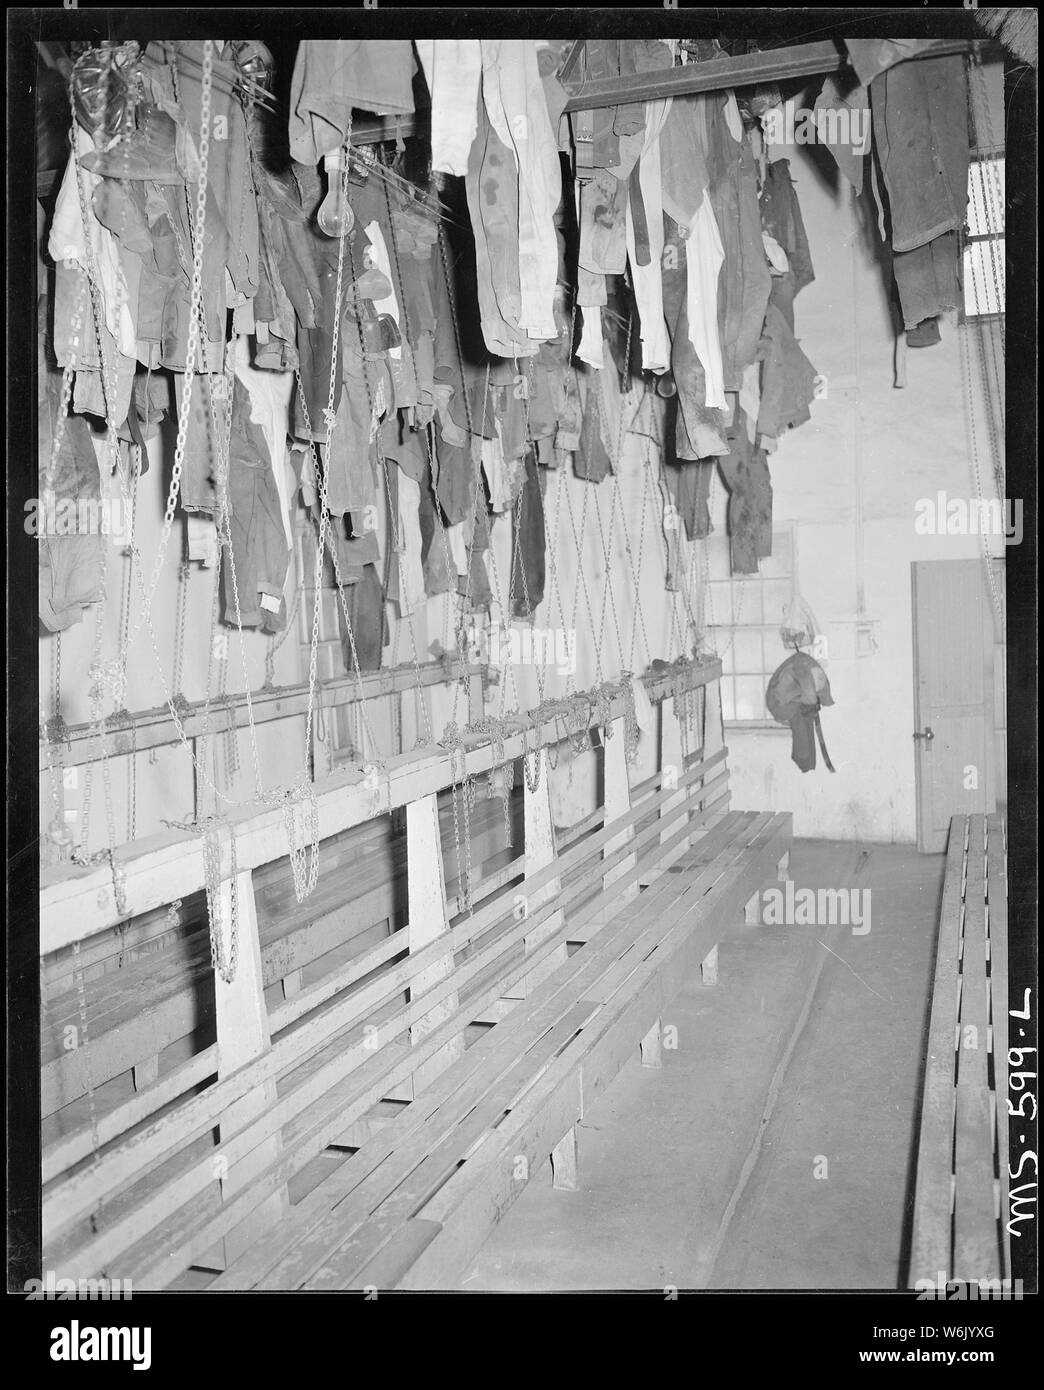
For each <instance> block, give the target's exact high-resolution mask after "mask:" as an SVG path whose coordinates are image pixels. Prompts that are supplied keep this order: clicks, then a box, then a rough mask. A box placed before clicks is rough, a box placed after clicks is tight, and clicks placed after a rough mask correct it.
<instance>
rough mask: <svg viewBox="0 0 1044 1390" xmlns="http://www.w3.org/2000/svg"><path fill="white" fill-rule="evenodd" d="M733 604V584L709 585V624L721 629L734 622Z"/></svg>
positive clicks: (707, 614) (707, 616) (707, 615)
mask: <svg viewBox="0 0 1044 1390" xmlns="http://www.w3.org/2000/svg"><path fill="white" fill-rule="evenodd" d="M732 609H733V602H732V585H731V584H708V585H707V613H706V618H707V624H708V626H709V627H720V626H721V625H722V624H724V623H731V622H732V621H733V612H732Z"/></svg>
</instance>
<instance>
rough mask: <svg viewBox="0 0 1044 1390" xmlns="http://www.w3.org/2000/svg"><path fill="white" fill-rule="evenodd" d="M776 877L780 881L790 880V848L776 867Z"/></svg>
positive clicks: (786, 881) (787, 881)
mask: <svg viewBox="0 0 1044 1390" xmlns="http://www.w3.org/2000/svg"><path fill="white" fill-rule="evenodd" d="M776 877H777V878H778V879H779V881H780V883H789V882H790V850H789V849H788V850H787V852H786V854H784V856H783V858H782V859H781V860H780V861H779V864H778V865H777V867H776Z"/></svg>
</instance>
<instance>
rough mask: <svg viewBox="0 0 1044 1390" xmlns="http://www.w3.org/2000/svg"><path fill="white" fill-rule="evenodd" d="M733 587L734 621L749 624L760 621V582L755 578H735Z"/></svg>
mask: <svg viewBox="0 0 1044 1390" xmlns="http://www.w3.org/2000/svg"><path fill="white" fill-rule="evenodd" d="M733 587H734V593H735V596H734V598H733V605H732V606H733V610H734V612H735V615H736V616H735V617H734V619H733V621H734V622H737V623H743V624H746V625H749V624H750V623H760V622H761V584H760V583H759V581H758V580H757V579H753V578H752V579H744V580H737V582H736V583H735V585H734V586H733Z"/></svg>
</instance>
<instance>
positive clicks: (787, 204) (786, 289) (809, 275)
mask: <svg viewBox="0 0 1044 1390" xmlns="http://www.w3.org/2000/svg"><path fill="white" fill-rule="evenodd" d="M759 205H760V207H761V227H762V230H763V231H764V232H765V233H767V235H768V236H770V237H772V238H773V239H774V240H775V241H776V242H777V243H778V245H779V246H781V247H782V248H783V250H784V251H785V252H786V259H787V268H786V270H784V272H783V274H782V275H773V276H772V288H771V292H770V294H769V303H770V304H774V305H775V306H776V308H778V309H779V311H780V313H781V314H782V315H783V317H784V318H785V319H786V321H787V326H788V327H789V328H790V331H791V332H793V331H794V299H795V297H796V296H797V295H798V294H799V293H800V291H801V290H803V289H804V288H805V286H806V285H810V284H811V283H812V281H813V280H814V279H815V278H816V276H815V271H814V270H813V269H812V256H811V253H810V251H809V249H808V237H807V236H806V235H805V223H804V220H803V218H802V216H801V208H800V207H799V205H798V200H797V193H796V192H795V190H794V183H793V180H792V179H791V177H790V160H789V159H777V160H775V161H774V162H773V163H771V164H769V166H768V168H767V169H766V171H765V182H764V186H763V187H762V190H761V197H760V199H759Z"/></svg>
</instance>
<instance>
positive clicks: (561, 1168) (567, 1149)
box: [551, 1125, 580, 1192]
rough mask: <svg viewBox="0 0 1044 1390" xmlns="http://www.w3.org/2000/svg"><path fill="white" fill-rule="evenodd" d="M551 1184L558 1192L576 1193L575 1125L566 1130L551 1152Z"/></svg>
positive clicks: (577, 1184)
mask: <svg viewBox="0 0 1044 1390" xmlns="http://www.w3.org/2000/svg"><path fill="white" fill-rule="evenodd" d="M551 1184H552V1186H553V1187H555V1188H557V1189H558V1190H559V1191H560V1192H576V1191H577V1190H578V1189H579V1187H580V1183H579V1181H578V1178H577V1160H576V1126H575V1125H573V1126H571V1127H570V1128H569V1129H567V1130H566V1132H565V1134H564V1135H563V1136H562V1138H561V1139H560V1140H559V1142H558V1143H557V1144H556V1145H555V1147H554V1148H553V1149H552V1150H551Z"/></svg>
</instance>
